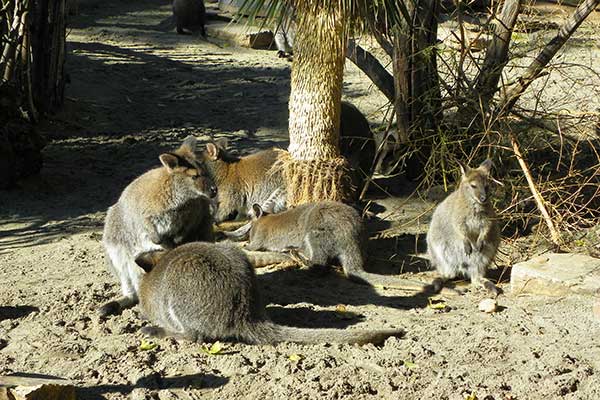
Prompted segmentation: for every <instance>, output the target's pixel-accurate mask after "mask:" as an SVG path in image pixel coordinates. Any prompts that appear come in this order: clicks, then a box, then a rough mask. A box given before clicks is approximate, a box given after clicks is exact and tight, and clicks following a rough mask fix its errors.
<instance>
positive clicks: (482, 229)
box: [427, 160, 500, 295]
mask: <svg viewBox="0 0 600 400" xmlns="http://www.w3.org/2000/svg"><path fill="white" fill-rule="evenodd" d="M460 168H461V172H462V178H461V181H460V184H459V186H458V189H457V190H456V191H455V192H453V193H452V194H450V195H449V196H448V197H446V199H444V201H442V202H441V203H440V204H439V205H438V206H437V208H436V209H435V211H434V213H433V216H432V218H431V224H430V225H429V231H428V232H427V252H428V253H429V257H430V260H431V264H432V265H433V266H434V267H435V268H436V269H437V271H438V272H439V274H440V275H441V279H442V281H445V280H448V279H452V278H455V277H457V276H459V275H464V276H466V277H468V278H471V283H472V284H473V285H483V286H485V287H486V288H487V289H488V290H489V291H491V292H492V293H494V294H496V295H497V294H498V288H496V286H495V285H494V284H492V283H491V282H489V281H488V280H486V279H485V278H484V276H485V273H486V271H487V268H488V266H489V265H490V264H491V263H492V262H493V261H494V257H495V256H496V251H497V250H498V245H499V244H500V230H499V228H498V224H497V222H496V214H495V212H494V208H493V206H492V205H491V204H490V192H489V181H490V180H492V179H491V177H490V170H491V168H492V161H491V160H485V161H484V162H483V163H481V165H480V166H479V167H478V168H475V169H470V168H468V167H463V166H462V165H461V166H460Z"/></svg>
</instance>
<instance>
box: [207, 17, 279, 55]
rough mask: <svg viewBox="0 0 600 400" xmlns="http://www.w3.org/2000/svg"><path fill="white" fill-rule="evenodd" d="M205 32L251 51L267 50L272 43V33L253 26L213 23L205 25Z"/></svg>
mask: <svg viewBox="0 0 600 400" xmlns="http://www.w3.org/2000/svg"><path fill="white" fill-rule="evenodd" d="M206 32H207V33H208V35H210V36H212V37H216V38H219V39H223V40H226V41H228V42H229V43H232V44H234V45H237V46H242V47H250V48H253V49H269V48H271V45H272V43H273V32H271V31H269V30H261V29H260V28H257V27H254V26H250V27H248V26H242V25H241V24H231V23H227V22H215V23H211V24H208V25H206Z"/></svg>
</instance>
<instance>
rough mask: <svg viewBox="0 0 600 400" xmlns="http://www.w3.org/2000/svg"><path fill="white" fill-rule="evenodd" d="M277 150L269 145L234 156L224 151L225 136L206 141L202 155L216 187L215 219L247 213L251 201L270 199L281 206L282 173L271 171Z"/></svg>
mask: <svg viewBox="0 0 600 400" xmlns="http://www.w3.org/2000/svg"><path fill="white" fill-rule="evenodd" d="M281 154H282V151H281V150H278V149H274V148H273V149H267V150H261V151H258V152H256V153H253V154H250V155H248V156H245V157H237V156H235V155H233V154H232V153H231V152H229V151H227V140H226V139H218V140H216V141H214V142H213V143H209V144H207V146H206V150H204V152H203V155H202V157H203V158H204V160H205V164H206V166H207V168H208V169H209V170H210V172H211V175H212V176H213V179H214V181H215V184H216V185H217V187H218V189H219V195H218V199H219V207H218V211H217V213H216V215H215V221H216V222H217V223H220V222H223V221H225V220H228V219H233V218H235V217H247V216H249V215H250V213H251V210H252V204H254V203H258V204H265V203H266V202H267V201H270V202H272V204H273V207H274V209H275V210H277V211H280V210H284V209H285V201H286V196H285V191H284V190H283V188H284V187H285V183H284V180H283V176H282V174H281V172H278V171H271V168H272V167H273V165H274V164H275V162H277V160H278V159H279V157H280V156H281ZM274 193H276V194H277V197H274Z"/></svg>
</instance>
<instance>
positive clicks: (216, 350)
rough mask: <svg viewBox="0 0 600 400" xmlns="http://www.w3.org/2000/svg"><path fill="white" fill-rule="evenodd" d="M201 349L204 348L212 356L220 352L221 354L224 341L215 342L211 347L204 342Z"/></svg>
mask: <svg viewBox="0 0 600 400" xmlns="http://www.w3.org/2000/svg"><path fill="white" fill-rule="evenodd" d="M200 350H202V351H203V352H205V353H206V354H208V355H210V356H216V355H218V354H221V351H222V350H223V343H221V342H214V343H213V344H212V345H211V346H210V347H208V346H207V345H205V344H203V345H202V347H200Z"/></svg>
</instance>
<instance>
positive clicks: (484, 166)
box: [477, 158, 494, 175]
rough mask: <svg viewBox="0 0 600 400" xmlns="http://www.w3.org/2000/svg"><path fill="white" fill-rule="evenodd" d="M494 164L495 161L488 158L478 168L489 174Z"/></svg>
mask: <svg viewBox="0 0 600 400" xmlns="http://www.w3.org/2000/svg"><path fill="white" fill-rule="evenodd" d="M493 166H494V163H493V162H492V160H490V159H489V158H488V159H487V160H485V161H484V162H482V163H481V164H480V165H479V167H478V168H477V169H478V170H480V171H481V172H483V173H484V174H486V175H489V174H490V172H491V171H492V167H493Z"/></svg>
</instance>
